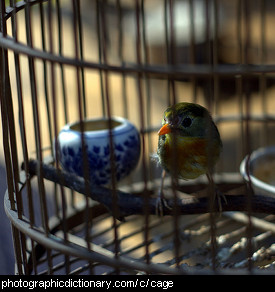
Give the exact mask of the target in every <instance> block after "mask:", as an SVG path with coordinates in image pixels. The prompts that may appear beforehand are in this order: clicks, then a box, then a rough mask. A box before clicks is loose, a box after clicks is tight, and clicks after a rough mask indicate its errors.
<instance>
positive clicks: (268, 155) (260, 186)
mask: <svg viewBox="0 0 275 292" xmlns="http://www.w3.org/2000/svg"><path fill="white" fill-rule="evenodd" d="M247 160H248V156H246V157H245V159H244V160H243V161H242V162H241V165H240V173H241V175H242V176H243V177H244V179H245V180H246V181H248V180H249V178H248V173H247V167H246V164H247ZM249 177H250V180H251V184H252V187H253V190H254V192H255V193H256V194H259V195H265V196H272V197H275V146H269V147H265V148H259V149H258V150H256V151H254V152H252V153H251V155H250V163H249Z"/></svg>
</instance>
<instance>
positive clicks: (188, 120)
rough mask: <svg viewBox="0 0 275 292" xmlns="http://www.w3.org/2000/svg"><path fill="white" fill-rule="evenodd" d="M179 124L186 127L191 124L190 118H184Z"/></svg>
mask: <svg viewBox="0 0 275 292" xmlns="http://www.w3.org/2000/svg"><path fill="white" fill-rule="evenodd" d="M181 124H182V126H183V127H184V128H188V127H190V126H191V124H192V120H191V119H190V118H189V117H187V118H184V119H183V121H182V123H181Z"/></svg>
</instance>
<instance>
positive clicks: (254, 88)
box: [0, 0, 275, 274]
mask: <svg viewBox="0 0 275 292" xmlns="http://www.w3.org/2000/svg"><path fill="white" fill-rule="evenodd" d="M273 6H274V4H272V3H270V2H267V1H254V2H253V3H252V2H250V1H240V0H235V1H231V3H229V2H228V1H223V0H221V1H215V0H211V1H196V0H193V1H192V0H191V1H187V0H182V1H176V0H175V1H166V0H163V1H159V0H146V1H145V0H117V1H105V0H96V1H86V0H71V1H62V0H55V1H46V0H44V1H42V0H41V1H39V0H36V1H35V0H26V1H15V0H10V1H1V7H0V8H1V10H0V19H1V25H0V28H1V31H0V48H1V55H0V68H1V75H0V76H1V78H0V90H1V92H0V96H1V117H2V140H3V151H2V153H3V155H2V157H1V158H2V161H3V162H4V163H5V166H6V174H7V191H6V193H5V194H3V195H4V196H3V197H4V207H5V211H6V214H7V216H8V218H9V220H10V222H11V230H12V235H13V242H14V254H15V260H16V271H15V273H18V274H146V273H147V274H205V273H207V274H215V273H216V272H217V271H218V272H219V273H229V274H232V273H236V272H237V271H238V273H249V272H251V271H253V273H260V272H262V273H273V272H274V255H275V253H274V238H275V237H274V233H275V225H274V221H275V217H274V210H275V207H274V206H275V196H274V195H272V194H271V195H263V194H261V193H260V192H259V193H258V191H255V189H254V187H253V185H252V182H251V179H250V171H253V168H252V169H250V166H251V165H252V166H253V167H254V164H253V162H251V163H250V159H249V157H250V153H252V151H253V150H255V149H257V148H260V147H265V146H268V145H272V144H274V142H275V141H274V135H272V133H273V131H274V126H275V104H274V100H273V94H274V90H275V89H274V84H275V82H274V81H275V79H274V76H275V75H274V73H275V65H274V64H275V62H274V61H275V57H274V53H273V52H274V48H273V46H274V44H273V42H272V37H271V35H272V33H270V31H272V21H273V18H274V17H272V16H274V15H273V14H274V12H273V11H275V9H274V8H275V7H273ZM183 101H187V102H193V103H199V104H201V105H203V106H205V107H206V108H207V109H208V110H209V111H210V112H211V113H212V116H213V119H214V121H215V123H216V124H217V127H218V129H219V131H220V134H221V139H222V141H223V152H222V154H221V157H220V160H219V162H218V164H217V165H216V168H215V172H214V174H213V177H214V182H215V184H216V186H217V188H218V189H219V192H222V193H223V196H222V198H223V199H222V200H221V201H220V202H219V203H220V205H219V204H218V202H216V203H217V204H211V202H212V199H213V193H214V189H213V185H211V183H210V184H209V183H208V181H207V179H206V177H204V176H201V177H199V178H197V179H194V180H187V181H185V180H178V179H176V178H174V177H173V176H168V177H166V178H165V179H164V183H163V186H164V192H165V196H166V198H167V205H164V206H163V217H162V218H160V217H159V216H158V215H157V211H158V210H157V207H156V206H157V194H158V192H159V189H160V185H161V184H162V182H161V171H162V170H161V167H160V165H159V164H158V162H157V161H156V159H155V158H154V157H155V155H154V153H156V150H157V147H158V135H157V131H158V130H159V128H160V126H161V120H162V118H163V112H164V111H165V109H166V108H167V106H168V105H171V104H175V103H177V102H183ZM117 117H118V118H117ZM91 120H93V121H95V120H96V121H100V122H98V123H97V124H92V122H91ZM124 121H127V123H128V121H129V123H130V124H131V125H132V126H131V127H132V128H131V127H130V128H131V129H134V130H135V131H134V132H129V133H128V132H127V131H128V130H125V128H123V123H124ZM65 125H67V126H66V127H65ZM76 125H77V126H76ZM94 127H96V129H95V128H94ZM121 128H122V129H123V130H122V135H121V136H118V132H119V129H121ZM103 130H104V131H103ZM62 131H63V134H64V133H66V135H67V136H66V138H62V139H63V140H62V141H61V140H60V139H61V138H60V137H61V135H60V133H61V132H62ZM96 131H97V132H100V133H101V134H100V135H99V136H95V133H94V132H96ZM129 131H130V130H129ZM88 132H89V135H90V132H92V136H88ZM103 132H104V133H105V134H102V133H103ZM68 133H69V134H68ZM106 133H107V134H106ZM102 135H105V136H104V137H105V138H104V139H103V138H102ZM127 135H128V136H127ZM62 137H65V135H63V136H62ZM95 137H96V138H95ZM68 141H71V142H69V143H68ZM92 142H94V143H95V142H97V143H98V144H92ZM64 143H65V146H64V147H63V146H62V145H64ZM66 143H67V144H66ZM77 143H78V144H77ZM139 153H140V154H139ZM64 157H65V158H64ZM132 157H135V158H132ZM245 157H246V161H247V162H246V163H247V165H246V171H247V173H248V174H247V177H246V181H244V180H243V178H242V176H241V175H240V174H239V166H240V164H241V162H242V161H243V159H244V158H245ZM63 158H64V159H63ZM133 159H136V160H137V161H134V163H131V162H132V160H133ZM271 168H272V167H271ZM95 174H96V175H97V176H96V178H95ZM103 182H104V183H103ZM212 203H213V202H212ZM214 203H215V202H214Z"/></svg>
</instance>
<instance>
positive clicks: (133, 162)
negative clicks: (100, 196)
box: [58, 117, 140, 185]
mask: <svg viewBox="0 0 275 292" xmlns="http://www.w3.org/2000/svg"><path fill="white" fill-rule="evenodd" d="M112 120H113V121H115V122H116V126H115V127H114V128H112V130H111V133H112V144H113V148H114V149H113V158H114V163H113V166H112V164H111V156H112V155H111V150H110V137H109V134H110V131H109V129H100V130H95V131H93V130H89V131H84V132H83V137H84V141H85V142H84V143H85V144H84V147H85V148H84V149H83V146H82V143H81V141H82V138H81V132H80V131H79V130H75V128H76V126H77V125H79V123H74V124H68V125H66V126H65V127H64V128H63V129H62V130H61V131H60V133H59V135H58V147H59V148H58V159H59V162H60V164H61V166H62V167H63V168H64V169H65V170H66V171H68V172H71V173H74V174H76V175H78V176H84V168H83V165H84V163H83V157H84V155H83V153H86V159H87V162H88V167H89V177H90V180H91V181H92V182H93V183H95V184H98V185H106V184H109V183H111V180H112V167H113V168H114V170H115V178H116V180H117V181H120V180H121V179H123V178H125V177H126V176H127V175H129V174H130V172H131V171H132V170H133V169H134V168H135V167H136V166H137V163H138V161H139V156H140V137H139V133H138V131H137V129H136V128H135V126H134V125H133V124H131V123H130V122H129V121H128V120H126V119H124V118H118V117H116V118H112ZM102 121H105V122H106V125H107V120H104V119H100V120H86V121H84V123H90V124H92V123H94V124H95V125H96V123H100V122H102ZM83 150H85V151H84V152H83Z"/></svg>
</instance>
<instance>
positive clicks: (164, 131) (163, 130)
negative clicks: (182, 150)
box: [158, 124, 171, 136]
mask: <svg viewBox="0 0 275 292" xmlns="http://www.w3.org/2000/svg"><path fill="white" fill-rule="evenodd" d="M168 133H171V128H170V126H169V124H165V125H163V126H162V127H161V129H160V130H159V131H158V135H159V136H162V135H165V134H168Z"/></svg>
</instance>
